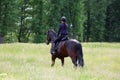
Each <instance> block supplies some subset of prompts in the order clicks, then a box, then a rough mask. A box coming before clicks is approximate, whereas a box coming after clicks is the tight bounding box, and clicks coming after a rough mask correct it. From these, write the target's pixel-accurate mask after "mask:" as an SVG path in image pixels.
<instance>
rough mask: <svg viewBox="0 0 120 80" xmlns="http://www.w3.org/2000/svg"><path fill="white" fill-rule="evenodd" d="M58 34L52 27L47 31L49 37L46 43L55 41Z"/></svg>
mask: <svg viewBox="0 0 120 80" xmlns="http://www.w3.org/2000/svg"><path fill="white" fill-rule="evenodd" d="M56 37H57V35H56V32H55V31H54V30H52V29H50V30H48V31H47V39H46V44H49V43H50V42H54V40H55V39H56Z"/></svg>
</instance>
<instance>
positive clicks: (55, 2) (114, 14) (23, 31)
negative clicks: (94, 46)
mask: <svg viewBox="0 0 120 80" xmlns="http://www.w3.org/2000/svg"><path fill="white" fill-rule="evenodd" d="M119 6H120V5H119V0H109V1H108V0H100V1H98V0H13V1H9V0H0V37H2V38H4V42H14V41H15V42H16V41H17V42H35V43H40V42H45V39H46V32H47V30H48V29H54V30H55V31H56V32H57V31H58V27H59V24H60V19H61V17H62V16H66V17H67V23H68V25H69V36H70V37H71V38H76V39H77V40H79V41H84V42H90V41H92V42H93V41H95V42H98V41H99V42H101V41H111V42H115V41H117V42H119V41H120V36H119V34H120V22H119V21H120V20H119V19H120V17H119V16H120V15H119V12H120V7H119ZM13 34H14V36H13ZM7 38H8V39H7Z"/></svg>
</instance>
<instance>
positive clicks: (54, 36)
mask: <svg viewBox="0 0 120 80" xmlns="http://www.w3.org/2000/svg"><path fill="white" fill-rule="evenodd" d="M55 40H56V34H55V33H53V34H52V35H51V42H54V41H55Z"/></svg>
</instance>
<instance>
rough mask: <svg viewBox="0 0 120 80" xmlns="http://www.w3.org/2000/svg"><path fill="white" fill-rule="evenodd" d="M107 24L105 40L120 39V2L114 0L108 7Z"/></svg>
mask: <svg viewBox="0 0 120 80" xmlns="http://www.w3.org/2000/svg"><path fill="white" fill-rule="evenodd" d="M106 15H107V17H106V26H105V33H106V34H105V41H110V42H113V41H117V42H119V41H120V35H119V34H120V4H119V0H113V2H112V3H111V4H109V5H108V7H107V12H106Z"/></svg>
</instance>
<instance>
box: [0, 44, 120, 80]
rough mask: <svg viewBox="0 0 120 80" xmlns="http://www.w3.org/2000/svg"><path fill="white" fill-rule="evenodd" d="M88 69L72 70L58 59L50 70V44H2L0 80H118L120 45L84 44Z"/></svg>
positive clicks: (0, 50) (68, 63) (66, 62)
mask: <svg viewBox="0 0 120 80" xmlns="http://www.w3.org/2000/svg"><path fill="white" fill-rule="evenodd" d="M82 45H83V52H84V60H85V66H84V68H77V69H74V68H73V64H72V62H71V59H70V58H69V57H68V58H65V65H64V67H61V62H60V60H59V59H56V63H55V66H54V67H51V66H50V65H51V54H50V53H49V52H50V45H49V46H48V45H46V44H44V43H43V44H30V43H28V44H25V43H13V44H0V80H119V79H120V43H82Z"/></svg>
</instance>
